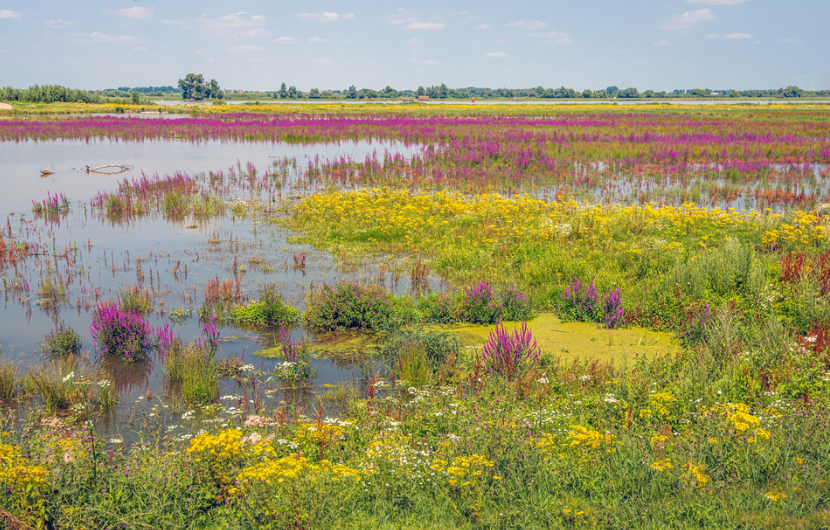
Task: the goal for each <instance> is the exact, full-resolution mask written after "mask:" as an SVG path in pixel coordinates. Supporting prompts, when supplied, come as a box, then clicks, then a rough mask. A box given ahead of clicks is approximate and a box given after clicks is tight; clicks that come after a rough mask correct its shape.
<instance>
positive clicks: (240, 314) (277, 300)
mask: <svg viewBox="0 0 830 530" xmlns="http://www.w3.org/2000/svg"><path fill="white" fill-rule="evenodd" d="M299 318H300V311H299V310H298V309H296V308H294V307H291V306H290V305H289V304H287V303H285V301H284V300H283V296H282V294H281V293H279V292H278V291H277V286H276V285H275V284H273V283H269V284H266V285H264V286H262V287H261V288H260V290H259V300H252V301H251V302H249V303H248V304H247V305H244V306H239V307H236V308H234V309H233V310H231V311H230V313H229V314H228V319H229V320H232V321H234V322H239V323H254V324H259V325H264V326H286V325H289V324H293V323H295V322H296V321H297V320H299Z"/></svg>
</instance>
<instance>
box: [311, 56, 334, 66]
mask: <svg viewBox="0 0 830 530" xmlns="http://www.w3.org/2000/svg"><path fill="white" fill-rule="evenodd" d="M312 62H315V63H320V64H329V63H330V62H332V60H331V59H325V58H323V57H318V58H317V59H314V61H312Z"/></svg>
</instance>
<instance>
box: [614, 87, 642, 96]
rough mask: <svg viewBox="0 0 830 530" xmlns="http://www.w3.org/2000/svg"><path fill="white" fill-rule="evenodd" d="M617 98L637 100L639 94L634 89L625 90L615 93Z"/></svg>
mask: <svg viewBox="0 0 830 530" xmlns="http://www.w3.org/2000/svg"><path fill="white" fill-rule="evenodd" d="M617 97H618V98H638V97H640V93H639V92H637V89H636V88H634V87H629V88H625V89H623V90H620V91H618V92H617Z"/></svg>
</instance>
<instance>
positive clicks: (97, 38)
mask: <svg viewBox="0 0 830 530" xmlns="http://www.w3.org/2000/svg"><path fill="white" fill-rule="evenodd" d="M66 36H67V37H69V38H70V39H72V40H76V41H78V42H85V43H87V44H100V43H104V42H106V43H113V44H131V43H135V42H138V40H139V39H138V37H136V36H134V35H108V34H106V33H98V32H97V31H95V32H93V33H67V34H66Z"/></svg>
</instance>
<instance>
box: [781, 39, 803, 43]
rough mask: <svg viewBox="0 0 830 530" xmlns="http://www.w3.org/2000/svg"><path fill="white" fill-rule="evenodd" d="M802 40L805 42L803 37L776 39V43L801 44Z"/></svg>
mask: <svg viewBox="0 0 830 530" xmlns="http://www.w3.org/2000/svg"><path fill="white" fill-rule="evenodd" d="M802 42H804V41H803V40H801V39H776V40H775V43H776V44H801V43H802Z"/></svg>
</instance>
